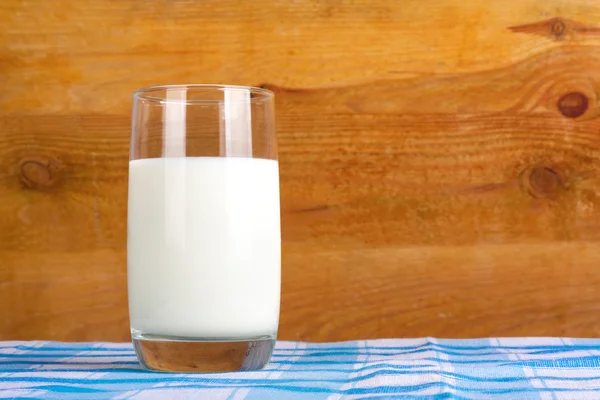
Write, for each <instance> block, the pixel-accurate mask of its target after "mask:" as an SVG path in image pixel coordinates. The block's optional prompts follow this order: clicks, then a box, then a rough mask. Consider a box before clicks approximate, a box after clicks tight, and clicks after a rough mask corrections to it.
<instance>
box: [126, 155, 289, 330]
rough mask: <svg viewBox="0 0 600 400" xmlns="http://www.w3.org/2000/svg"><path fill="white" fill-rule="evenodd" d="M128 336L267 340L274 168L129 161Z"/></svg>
mask: <svg viewBox="0 0 600 400" xmlns="http://www.w3.org/2000/svg"><path fill="white" fill-rule="evenodd" d="M128 212H129V214H128V243H127V247H128V249H127V250H128V284H129V314H130V320H131V328H132V329H133V330H134V331H138V332H139V333H142V334H151V335H167V336H180V337H190V338H248V337H256V336H264V335H270V336H274V335H275V334H276V332H277V325H278V319H279V294H280V281H281V239H280V237H281V236H280V223H279V172H278V164H277V161H274V160H265V159H258V158H234V157H230V158H225V157H223V158H219V157H189V158H153V159H144V160H134V161H131V162H130V163H129V211H128Z"/></svg>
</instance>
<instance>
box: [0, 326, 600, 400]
mask: <svg viewBox="0 0 600 400" xmlns="http://www.w3.org/2000/svg"><path fill="white" fill-rule="evenodd" d="M0 398H36V399H210V400H226V399H227V400H240V399H245V400H257V399H258V400H266V399H278V400H291V399H331V400H333V399H365V398H379V399H383V398H407V399H490V398H498V399H510V398H513V399H569V400H574V399H600V340H590V339H566V338H562V339H561V338H527V339H476V340H437V339H433V338H424V339H390V340H367V341H355V342H343V343H322V344H316V343H303V342H279V343H278V345H277V347H276V349H275V353H274V355H273V359H272V362H271V363H270V364H269V365H268V366H267V368H266V369H265V370H263V371H257V372H243V373H228V374H210V375H209V374H204V375H198V374H165V373H153V372H147V371H144V370H142V369H141V368H140V366H139V365H138V363H137V362H136V359H135V355H134V353H133V349H132V347H131V345H130V344H122V343H57V342H41V341H38V342H0Z"/></svg>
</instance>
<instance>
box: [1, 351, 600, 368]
mask: <svg viewBox="0 0 600 400" xmlns="http://www.w3.org/2000/svg"><path fill="white" fill-rule="evenodd" d="M500 355H501V354H498V356H500ZM29 358H34V359H35V358H37V357H36V356H33V355H31V356H29ZM73 358H77V357H73ZM80 358H86V356H81V357H80ZM401 361H407V362H408V361H430V362H435V363H444V364H497V365H500V366H505V365H518V366H536V367H544V366H549V367H558V366H565V367H571V368H572V367H588V368H589V367H600V356H586V357H563V358H555V359H550V360H545V359H532V360H523V361H513V362H506V359H505V358H502V359H493V358H490V359H487V360H444V359H441V358H436V357H427V358H421V359H418V360H401ZM0 362H2V363H3V364H5V365H12V364H33V365H37V364H39V363H40V362H41V361H35V360H30V361H27V360H17V361H13V360H11V361H8V360H7V361H5V360H2V357H0ZM44 364H50V365H57V364H65V365H94V363H92V362H72V361H68V360H67V361H65V362H61V361H44ZM98 364H109V365H110V364H115V365H136V364H139V363H138V361H114V362H103V363H98ZM271 364H272V365H354V364H356V361H354V360H348V361H343V360H314V361H289V360H279V361H272V362H271ZM415 366H419V367H426V366H427V364H417V365H415V364H411V367H415Z"/></svg>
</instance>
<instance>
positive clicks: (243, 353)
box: [132, 333, 275, 372]
mask: <svg viewBox="0 0 600 400" xmlns="http://www.w3.org/2000/svg"><path fill="white" fill-rule="evenodd" d="M132 340H133V347H134V349H135V353H136V355H137V358H138V360H139V361H140V363H141V364H142V365H143V366H144V367H145V368H147V369H150V370H153V371H163V372H233V371H253V370H257V369H261V368H263V367H264V366H265V365H267V363H268V362H269V359H270V358H271V354H272V353H273V348H274V347H275V338H273V337H269V336H263V337H258V338H249V339H231V340H228V339H197V340H194V339H189V338H179V337H170V336H157V335H146V334H137V333H135V334H133V335H132Z"/></svg>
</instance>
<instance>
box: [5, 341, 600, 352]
mask: <svg viewBox="0 0 600 400" xmlns="http://www.w3.org/2000/svg"><path fill="white" fill-rule="evenodd" d="M50 343H55V344H60V342H50ZM4 348H11V349H12V348H14V349H18V350H33V351H95V350H99V351H115V352H117V351H133V348H132V346H131V345H129V346H127V347H123V348H113V347H101V346H96V347H92V346H90V345H89V344H85V345H82V346H81V347H78V346H73V344H72V343H69V344H65V345H64V346H60V345H58V346H43V347H35V346H27V345H17V346H14V347H4ZM363 348H364V347H363ZM423 348H436V349H448V350H494V349H502V350H553V349H554V350H555V351H573V350H600V344H598V343H590V344H589V345H585V344H576V345H531V346H529V345H522V346H492V345H486V346H466V345H458V344H456V345H447V344H442V343H432V342H428V343H424V344H420V345H407V346H367V347H366V350H384V351H385V350H387V351H393V350H418V349H423ZM1 349H2V347H0V351H1ZM353 349H356V347H355V346H354V345H348V346H342V347H340V346H338V347H335V346H327V345H326V344H325V345H322V346H315V345H312V346H310V345H307V346H306V348H304V349H302V351H323V350H326V351H328V352H331V351H336V350H340V351H348V350H353ZM293 351H295V350H294V349H291V348H278V347H276V348H275V351H274V353H278V352H293Z"/></svg>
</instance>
